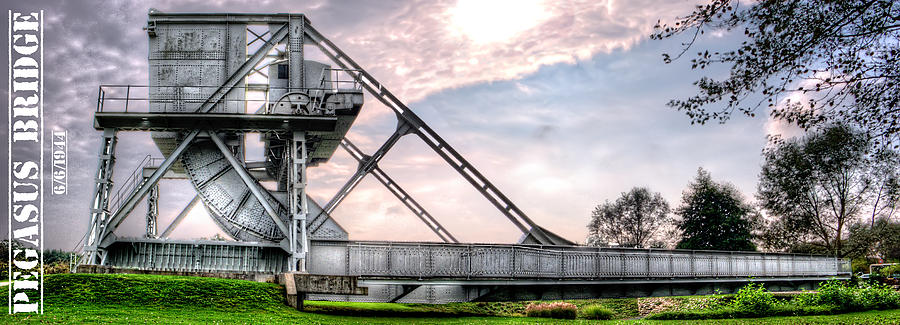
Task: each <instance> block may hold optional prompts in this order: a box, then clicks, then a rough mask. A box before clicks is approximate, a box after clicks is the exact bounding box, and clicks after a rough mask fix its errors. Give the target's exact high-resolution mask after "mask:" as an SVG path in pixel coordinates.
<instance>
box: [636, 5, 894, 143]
mask: <svg viewBox="0 0 900 325" xmlns="http://www.w3.org/2000/svg"><path fill="white" fill-rule="evenodd" d="M738 29H742V30H743V33H742V34H743V36H744V38H745V39H746V40H745V41H743V42H742V43H741V44H740V46H739V47H738V48H736V49H732V50H730V51H721V52H716V51H714V52H710V51H709V50H703V51H697V55H696V57H694V58H693V59H691V67H692V68H694V69H705V68H707V67H710V66H713V65H723V66H727V67H730V71H729V75H728V77H727V78H725V79H723V80H714V79H711V78H708V77H703V78H701V79H700V80H698V81H696V82H695V83H694V85H696V86H697V87H698V89H699V91H698V94H696V95H694V96H691V97H688V98H685V99H675V100H672V101H670V102H669V103H668V105H669V106H670V107H673V108H675V109H677V110H679V111H683V112H685V113H686V114H687V116H688V117H690V118H691V121H692V124H693V123H699V124H704V123H706V122H709V121H711V120H712V121H718V122H721V123H724V122H725V121H727V120H728V119H729V118H731V116H732V114H734V112H738V113H741V114H745V115H748V116H754V115H755V113H756V112H757V111H758V110H759V109H760V107H768V108H770V110H771V111H770V114H771V116H772V117H774V118H776V119H781V120H784V121H787V122H790V123H794V124H797V125H799V126H800V127H803V128H805V129H809V128H812V127H815V126H820V125H825V124H829V123H835V122H847V123H853V124H854V125H855V126H857V127H859V128H860V129H862V130H864V131H865V132H867V133H868V134H869V135H870V136H872V137H874V138H878V141H877V143H876V144H877V145H880V147H881V148H890V147H894V148H896V147H897V146H898V145H900V124H898V123H900V122H898V121H900V105H898V103H900V60H898V54H900V40H898V39H900V37H898V36H900V2H898V1H896V0H842V1H830V0H798V1H781V0H761V1H750V2H747V1H744V2H742V1H739V0H712V1H710V2H709V3H707V4H704V5H698V6H697V7H696V8H695V10H694V11H693V12H692V13H691V14H689V15H688V16H686V17H681V18H678V19H677V20H676V21H675V22H674V25H669V24H664V23H662V22H658V23H657V25H656V26H655V32H654V33H653V34H652V35H651V38H652V39H656V40H662V39H667V38H672V37H675V36H677V35H682V34H687V35H688V38H689V39H688V41H687V42H685V43H683V44H682V45H683V48H682V51H681V52H680V53H678V54H677V55H674V57H673V55H670V54H668V53H666V54H663V60H664V61H665V62H666V63H671V62H673V61H674V60H677V59H678V58H680V57H681V56H683V55H684V54H686V53H687V52H688V51H689V50H690V48H691V47H692V46H693V45H694V44H695V42H696V41H697V39H698V37H699V35H702V34H703V33H705V32H709V31H732V30H738ZM792 95H796V96H800V97H802V98H803V100H802V101H801V102H797V101H793V102H791V103H790V104H784V103H782V101H783V100H784V99H785V98H787V97H788V96H792ZM759 97H762V99H758V98H759ZM713 104H720V105H724V107H722V108H720V109H714V108H710V106H712V105H713Z"/></svg>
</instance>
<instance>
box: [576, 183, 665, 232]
mask: <svg viewBox="0 0 900 325" xmlns="http://www.w3.org/2000/svg"><path fill="white" fill-rule="evenodd" d="M670 222H671V218H670V216H669V203H667V202H666V200H665V199H663V197H662V195H660V194H659V193H652V192H650V190H649V189H647V188H646V187H635V188H632V189H631V190H630V191H628V192H624V193H622V196H620V197H619V198H618V199H616V201H615V202H610V201H609V200H607V201H606V202H605V203H603V204H601V205H598V206H597V207H595V208H594V211H593V212H592V213H591V222H590V224H588V238H587V243H588V245H591V246H602V245H608V244H610V243H616V244H617V245H619V246H622V247H649V246H651V245H654V244H657V242H660V240H659V238H657V237H658V236H659V235H660V228H662V227H663V226H665V225H667V224H669V223H670ZM654 240H656V242H654Z"/></svg>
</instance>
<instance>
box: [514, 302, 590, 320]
mask: <svg viewBox="0 0 900 325" xmlns="http://www.w3.org/2000/svg"><path fill="white" fill-rule="evenodd" d="M525 315H527V316H528V317H546V318H562V319H575V317H576V316H577V315H578V307H576V306H575V305H573V304H570V303H567V302H553V303H549V304H540V303H531V304H528V307H525Z"/></svg>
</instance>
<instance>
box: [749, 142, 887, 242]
mask: <svg viewBox="0 0 900 325" xmlns="http://www.w3.org/2000/svg"><path fill="white" fill-rule="evenodd" d="M870 147H871V143H870V140H869V137H868V136H867V135H866V134H864V133H862V132H857V131H854V130H853V129H851V128H850V127H847V126H843V125H835V126H830V127H826V128H823V129H821V130H817V131H815V132H812V133H810V134H809V135H807V136H806V137H803V138H800V139H792V140H787V141H777V142H775V144H774V145H773V146H771V147H769V148H767V149H766V150H765V151H764V153H763V157H764V159H765V162H764V164H763V167H762V171H761V173H760V180H759V190H758V193H757V198H758V199H759V203H760V205H761V206H762V207H763V209H765V210H766V211H767V212H768V214H769V216H770V218H772V220H771V223H770V225H769V226H768V227H767V228H768V229H769V231H768V233H767V235H766V236H765V238H766V239H765V241H766V242H767V246H770V247H772V248H775V249H784V250H791V249H792V247H793V246H797V245H798V244H806V245H814V246H819V247H822V248H824V249H825V250H827V251H828V252H830V253H832V254H835V255H837V256H844V255H846V254H847V253H849V252H848V251H847V250H845V249H844V247H843V246H844V241H845V240H846V239H847V236H846V233H847V227H849V226H850V225H851V224H853V223H856V222H860V221H862V220H866V221H867V223H868V224H870V227H871V226H874V225H875V221H876V219H878V218H879V217H881V218H886V219H888V220H889V219H890V218H891V217H892V216H893V214H894V211H895V210H897V208H898V202H900V181H898V180H900V170H898V166H900V158H898V156H897V154H895V153H894V152H893V151H890V150H886V151H882V152H880V153H878V154H875V155H872V154H870V153H869V152H868V149H869V148H870Z"/></svg>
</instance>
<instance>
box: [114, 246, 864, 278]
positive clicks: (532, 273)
mask: <svg viewBox="0 0 900 325" xmlns="http://www.w3.org/2000/svg"><path fill="white" fill-rule="evenodd" d="M262 246H266V245H262ZM269 246H271V247H267V246H266V247H260V243H238V242H213V241H209V242H202V243H199V244H197V243H195V242H188V241H178V240H160V239H120V240H119V241H118V242H117V243H116V244H113V245H112V246H111V247H110V252H111V255H110V259H109V262H108V264H109V265H111V266H118V267H130V268H140V269H154V270H173V271H203V272H210V271H223V272H226V271H227V272H260V273H279V272H283V271H285V270H284V269H283V268H284V266H285V265H284V263H280V262H277V261H278V260H279V259H280V258H286V257H285V256H281V255H283V254H285V253H284V251H282V250H280V249H279V248H277V246H276V245H274V244H272V245H269ZM309 265H310V269H309V272H310V273H313V274H329V275H355V276H360V277H363V278H365V279H369V280H373V281H377V280H381V281H386V280H403V281H406V280H414V281H422V280H429V281H438V282H440V281H444V282H447V281H474V280H483V281H484V280H489V281H508V280H526V279H530V280H541V281H544V280H548V281H551V282H552V281H561V280H562V281H576V280H579V281H594V280H616V281H622V280H635V279H641V280H665V281H670V280H677V279H703V278H707V279H723V280H724V279H727V278H732V279H734V278H740V279H746V278H749V277H754V278H825V277H833V276H845V275H848V274H849V264H848V262H847V261H846V260H841V259H837V258H834V257H827V256H814V255H794V254H771V253H756V252H722V251H689V250H656V249H646V250H644V249H612V248H594V247H579V246H536V245H505V244H443V243H404V242H371V241H313V243H312V245H311V250H310V257H309Z"/></svg>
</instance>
